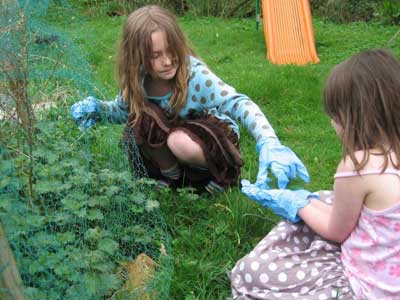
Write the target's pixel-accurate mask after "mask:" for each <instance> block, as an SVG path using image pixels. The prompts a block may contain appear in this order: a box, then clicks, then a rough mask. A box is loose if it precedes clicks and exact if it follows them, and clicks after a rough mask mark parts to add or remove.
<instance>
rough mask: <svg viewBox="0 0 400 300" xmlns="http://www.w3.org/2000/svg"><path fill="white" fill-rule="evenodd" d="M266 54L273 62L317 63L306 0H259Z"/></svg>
mask: <svg viewBox="0 0 400 300" xmlns="http://www.w3.org/2000/svg"><path fill="white" fill-rule="evenodd" d="M262 13H263V19H264V36H265V42H266V44H267V58H268V60H269V61H271V62H272V63H274V64H296V65H305V64H307V63H318V62H319V58H318V56H317V51H316V50H315V41H314V30H313V25H312V17H311V9H310V3H309V1H308V0H262Z"/></svg>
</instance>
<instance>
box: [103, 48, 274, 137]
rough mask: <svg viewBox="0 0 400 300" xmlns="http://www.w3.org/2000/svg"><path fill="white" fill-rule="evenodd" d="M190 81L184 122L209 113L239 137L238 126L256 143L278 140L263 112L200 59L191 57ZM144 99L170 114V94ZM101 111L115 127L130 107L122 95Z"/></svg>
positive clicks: (105, 104)
mask: <svg viewBox="0 0 400 300" xmlns="http://www.w3.org/2000/svg"><path fill="white" fill-rule="evenodd" d="M189 67H190V78H189V82H188V85H189V86H188V95H187V99H186V104H185V105H184V106H183V108H182V110H181V111H180V112H179V116H180V117H181V118H185V119H186V118H188V117H190V116H192V115H196V113H206V114H211V115H213V116H215V117H216V118H218V119H220V120H222V121H224V122H226V123H228V124H229V125H230V126H231V128H232V129H233V130H234V131H235V133H236V134H237V135H238V137H239V126H238V122H239V123H241V124H242V125H243V126H244V127H245V128H247V130H248V131H249V133H250V134H251V135H252V136H253V137H254V138H255V139H256V140H257V141H259V140H260V139H262V138H263V139H265V138H269V137H276V134H275V132H274V130H273V128H272V126H271V125H270V123H269V122H268V120H267V118H266V117H265V115H264V114H263V112H262V111H261V110H260V108H259V107H258V106H257V104H255V103H254V102H253V101H251V100H250V99H249V97H247V96H246V95H244V94H239V93H237V92H236V90H235V89H234V88H233V87H231V86H230V85H228V84H226V83H224V82H223V81H222V80H221V79H220V78H219V77H218V76H216V75H215V74H214V73H213V72H211V71H210V69H209V68H208V67H207V66H206V65H205V64H204V63H203V62H202V61H200V60H199V59H198V58H195V57H193V56H190V66H189ZM145 97H146V98H147V99H148V100H149V101H152V102H154V103H156V104H158V105H159V106H160V107H161V108H163V109H164V110H165V111H167V112H168V111H170V110H171V108H170V105H169V99H170V97H171V93H168V94H166V95H165V96H162V97H150V96H147V95H146V93H145ZM99 104H100V110H101V113H102V114H105V117H106V118H107V119H108V120H111V121H113V122H116V123H122V122H124V121H126V118H127V115H128V110H129V107H128V105H126V104H125V103H124V102H123V99H122V97H121V93H120V94H119V95H118V96H117V97H116V98H115V100H114V101H100V103H99Z"/></svg>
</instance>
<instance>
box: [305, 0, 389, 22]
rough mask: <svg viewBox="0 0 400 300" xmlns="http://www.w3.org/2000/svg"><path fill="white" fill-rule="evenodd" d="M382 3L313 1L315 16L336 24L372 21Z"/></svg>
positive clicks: (354, 0) (375, 1)
mask: <svg viewBox="0 0 400 300" xmlns="http://www.w3.org/2000/svg"><path fill="white" fill-rule="evenodd" d="M389 1H390V0H389ZM381 3H382V0H311V6H312V8H313V12H314V14H315V15H318V16H320V17H322V18H325V19H328V20H330V21H333V22H335V23H350V22H355V21H370V20H372V19H373V18H374V17H375V16H376V12H377V10H378V8H379V7H380V5H381Z"/></svg>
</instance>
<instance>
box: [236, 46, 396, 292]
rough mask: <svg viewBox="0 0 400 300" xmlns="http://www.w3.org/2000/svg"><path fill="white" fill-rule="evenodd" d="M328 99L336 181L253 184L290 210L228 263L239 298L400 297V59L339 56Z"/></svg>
mask: <svg viewBox="0 0 400 300" xmlns="http://www.w3.org/2000/svg"><path fill="white" fill-rule="evenodd" d="M324 107H325V111H326V113H327V114H328V116H329V117H330V118H331V122H332V125H333V127H334V128H335V131H336V133H337V135H338V137H339V138H340V140H341V143H342V146H343V155H342V160H341V162H340V163H339V166H338V168H337V172H336V174H335V176H334V179H335V182H334V191H333V192H318V193H317V195H316V194H315V193H314V195H313V194H311V193H310V192H307V191H305V190H299V191H290V190H269V191H265V190H261V189H258V188H257V187H256V186H255V185H251V184H248V185H246V184H245V186H244V188H243V191H244V192H245V193H246V194H247V195H248V196H249V197H251V198H252V199H254V200H256V201H258V202H260V203H261V204H262V205H264V206H268V207H269V208H271V209H272V210H273V211H274V212H275V213H277V214H279V215H281V216H283V217H284V218H285V219H286V220H285V221H282V222H280V223H279V224H278V225H277V226H276V227H275V228H274V229H273V230H272V231H271V232H270V233H269V234H268V235H267V236H266V237H265V238H264V239H263V240H262V241H261V242H259V243H258V245H257V246H256V247H255V248H254V250H253V251H251V252H250V253H249V254H248V255H246V256H245V257H243V258H242V259H240V260H239V261H238V262H237V264H236V265H235V267H234V268H233V270H232V271H231V272H230V274H229V277H230V279H231V285H232V293H233V298H234V299H241V300H243V299H285V300H290V299H299V300H306V299H307V300H314V299H315V300H325V299H363V300H364V299H368V300H378V299H379V300H395V299H400V118H399V115H400V61H399V60H398V59H396V58H395V57H394V56H393V55H391V54H390V53H388V52H387V51H385V50H370V51H365V52H362V53H359V54H357V55H354V56H353V57H351V58H350V59H348V60H346V61H344V62H343V63H341V64H339V65H338V66H336V67H335V68H334V70H333V71H332V73H331V74H330V76H329V77H328V79H327V81H326V84H325V89H324ZM300 219H301V220H302V221H303V222H300V223H297V224H295V223H293V222H296V221H298V220H300ZM288 220H290V222H289V221H288Z"/></svg>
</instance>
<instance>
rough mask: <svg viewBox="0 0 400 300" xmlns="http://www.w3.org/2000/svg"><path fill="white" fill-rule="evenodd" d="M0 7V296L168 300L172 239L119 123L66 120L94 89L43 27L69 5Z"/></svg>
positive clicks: (65, 41) (73, 52) (79, 54)
mask: <svg viewBox="0 0 400 300" xmlns="http://www.w3.org/2000/svg"><path fill="white" fill-rule="evenodd" d="M0 2H1V4H2V5H1V7H0V68H1V70H0V222H1V223H0V299H26V300H41V299H46V300H47V299H49V300H50V299H51V300H53V299H54V300H56V299H65V300H67V299H83V300H86V299H121V300H122V299H167V298H168V291H169V283H170V279H171V274H172V263H171V261H172V260H171V254H170V242H169V236H168V233H167V230H166V225H165V223H164V221H163V218H162V216H161V214H160V211H159V202H158V201H157V194H156V193H155V192H154V191H153V190H154V182H152V181H151V180H148V179H146V176H145V175H146V172H145V169H144V167H143V163H142V162H141V159H140V156H139V155H138V151H137V149H136V148H134V147H133V148H132V147H130V148H129V151H133V152H131V153H130V155H129V156H130V157H131V158H132V159H134V160H135V167H134V168H130V167H129V163H128V155H127V151H128V150H127V148H126V147H124V145H123V144H122V143H121V142H120V140H121V133H122V130H123V127H124V125H116V124H108V125H106V126H97V128H96V129H93V130H89V131H85V132H82V131H80V130H78V128H77V126H76V125H75V124H74V122H73V120H72V119H71V117H70V115H69V107H70V105H71V104H72V103H74V102H76V101H77V100H79V99H82V98H83V97H84V96H87V95H88V94H92V95H93V94H98V93H100V91H101V88H99V87H96V86H95V85H94V84H93V83H92V82H93V79H92V76H91V67H90V64H89V63H88V61H87V59H86V58H85V55H84V53H83V51H82V50H81V49H80V48H79V47H78V46H77V45H75V44H74V43H73V38H71V37H67V36H66V34H65V33H63V30H62V29H60V28H59V27H58V28H56V27H55V26H54V25H52V22H51V20H52V19H53V20H54V19H57V20H60V19H62V18H63V17H65V16H70V15H71V14H77V11H76V10H74V8H73V7H72V6H71V5H70V4H69V3H68V2H67V1H63V0H59V1H50V0H47V1H45V0H35V1H28V0H25V1H23V0H19V1H17V0H0ZM53 11H57V13H54V12H53ZM78 20H79V18H76V21H77V22H78Z"/></svg>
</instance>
